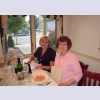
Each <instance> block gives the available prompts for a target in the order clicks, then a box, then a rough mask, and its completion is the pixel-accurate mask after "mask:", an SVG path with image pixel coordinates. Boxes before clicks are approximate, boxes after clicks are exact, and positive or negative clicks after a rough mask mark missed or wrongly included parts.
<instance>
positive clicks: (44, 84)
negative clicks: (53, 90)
mask: <svg viewBox="0 0 100 100" xmlns="http://www.w3.org/2000/svg"><path fill="white" fill-rule="evenodd" d="M50 83H51V81H49V82H46V83H43V84H38V85H39V86H46V85H48V84H50Z"/></svg>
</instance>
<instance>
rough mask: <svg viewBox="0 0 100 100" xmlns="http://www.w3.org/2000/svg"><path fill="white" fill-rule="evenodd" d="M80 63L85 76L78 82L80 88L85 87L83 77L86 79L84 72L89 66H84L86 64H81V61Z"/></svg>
mask: <svg viewBox="0 0 100 100" xmlns="http://www.w3.org/2000/svg"><path fill="white" fill-rule="evenodd" d="M79 63H80V66H81V68H82V73H83V76H82V78H81V79H80V81H79V82H78V86H82V85H83V77H85V74H84V70H87V69H88V66H89V65H87V64H84V63H83V62H81V61H79Z"/></svg>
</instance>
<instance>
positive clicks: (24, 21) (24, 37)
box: [6, 15, 31, 54]
mask: <svg viewBox="0 0 100 100" xmlns="http://www.w3.org/2000/svg"><path fill="white" fill-rule="evenodd" d="M7 30H8V31H7V35H6V36H7V45H8V50H9V49H13V47H17V48H19V49H20V50H21V51H22V52H23V53H24V54H31V40H30V36H31V34H30V18H29V16H28V15H27V16H26V17H21V18H19V17H12V16H11V17H10V18H9V19H8V21H7Z"/></svg>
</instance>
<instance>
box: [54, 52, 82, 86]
mask: <svg viewBox="0 0 100 100" xmlns="http://www.w3.org/2000/svg"><path fill="white" fill-rule="evenodd" d="M54 65H55V66H57V67H61V68H62V69H63V71H62V76H61V83H64V82H67V81H68V80H70V79H71V78H73V79H74V80H75V81H76V83H74V84H73V85H78V82H79V80H80V79H81V77H82V75H83V74H82V69H81V67H80V64H79V61H78V59H77V57H76V56H75V55H74V54H73V53H71V52H70V51H68V52H67V54H66V55H65V56H63V57H62V56H60V53H59V54H57V55H56V58H55V64H54Z"/></svg>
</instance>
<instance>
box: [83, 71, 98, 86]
mask: <svg viewBox="0 0 100 100" xmlns="http://www.w3.org/2000/svg"><path fill="white" fill-rule="evenodd" d="M83 85H84V86H100V73H96V72H90V71H87V70H85V77H84V83H83Z"/></svg>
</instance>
